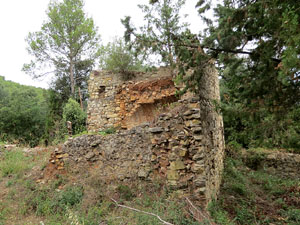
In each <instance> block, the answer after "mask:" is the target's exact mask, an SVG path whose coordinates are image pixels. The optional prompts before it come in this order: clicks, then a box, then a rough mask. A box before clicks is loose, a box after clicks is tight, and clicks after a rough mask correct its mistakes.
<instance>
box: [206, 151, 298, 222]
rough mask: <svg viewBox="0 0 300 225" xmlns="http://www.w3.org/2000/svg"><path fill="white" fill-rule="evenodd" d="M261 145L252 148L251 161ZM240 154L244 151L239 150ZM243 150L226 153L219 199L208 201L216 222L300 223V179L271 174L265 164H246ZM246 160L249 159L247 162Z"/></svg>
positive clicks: (260, 155) (261, 155) (260, 152)
mask: <svg viewBox="0 0 300 225" xmlns="http://www.w3.org/2000/svg"><path fill="white" fill-rule="evenodd" d="M254 153H256V155H257V154H259V157H258V158H262V157H263V154H262V153H263V151H262V150H261V149H255V150H254V149H253V150H251V152H250V153H249V154H247V157H248V155H249V157H250V161H253V158H256V157H257V156H252V154H254ZM240 154H241V153H240ZM240 154H238V155H236V156H234V157H235V158H232V157H227V158H226V160H225V168H224V177H223V182H222V185H221V193H220V195H219V199H218V200H216V201H213V202H212V203H211V204H210V205H209V212H210V214H211V216H212V218H213V219H214V220H215V222H216V223H217V224H224V225H227V224H257V223H259V224H271V223H272V224H282V223H286V224H297V222H298V220H299V211H298V210H297V206H298V203H297V201H291V199H296V198H299V194H300V193H299V190H298V187H299V182H300V180H299V179H296V178H289V177H278V176H276V175H271V174H270V173H269V172H268V171H265V170H264V168H261V167H257V168H255V170H253V169H251V168H249V167H247V165H248V163H247V162H248V161H249V160H248V159H246V160H244V162H243V161H242V160H241V159H240V158H241V157H240ZM245 162H246V163H245ZM283 218H284V219H283Z"/></svg>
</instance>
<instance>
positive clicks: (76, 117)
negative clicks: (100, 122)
mask: <svg viewBox="0 0 300 225" xmlns="http://www.w3.org/2000/svg"><path fill="white" fill-rule="evenodd" d="M63 121H64V123H65V124H66V123H67V121H70V122H72V132H73V134H79V133H81V132H83V131H84V130H86V113H85V112H84V111H83V110H82V109H81V108H80V105H79V103H78V102H76V101H75V100H74V99H72V98H70V99H69V101H68V102H67V104H66V105H65V106H64V108H63Z"/></svg>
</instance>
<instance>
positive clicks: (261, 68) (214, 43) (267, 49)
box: [198, 0, 300, 148]
mask: <svg viewBox="0 0 300 225" xmlns="http://www.w3.org/2000/svg"><path fill="white" fill-rule="evenodd" d="M209 2H210V1H205V0H201V1H198V7H199V13H200V15H202V17H203V19H204V21H205V22H206V23H207V26H208V28H207V29H206V30H205V31H204V32H203V33H202V34H201V45H202V47H203V49H204V50H205V53H206V54H207V55H209V56H210V57H212V58H216V59H217V61H218V65H219V72H220V75H221V76H222V83H223V88H224V90H223V94H225V96H222V97H223V115H224V125H225V135H226V139H227V141H228V142H230V141H236V142H238V143H241V144H242V145H243V146H244V147H248V146H266V147H274V146H275V147H289V148H298V141H297V140H299V135H300V132H299V129H298V124H297V123H298V122H297V121H296V120H291V117H292V115H293V113H294V112H295V111H297V108H298V107H299V96H300V88H299V85H300V82H299V81H298V80H297V76H298V71H299V69H300V64H299V60H298V55H299V53H300V48H299V41H298V40H299V38H300V35H299V19H298V18H299V10H297V9H298V8H299V7H300V4H299V2H296V1H280V0H275V1H247V0H238V1H229V0H224V1H222V2H221V3H220V4H218V5H217V6H216V8H215V9H214V12H215V22H214V23H212V21H211V20H210V19H209V18H206V15H207V14H204V12H205V11H206V10H209V9H210V7H209V4H208V3H209ZM283 30H284V31H283ZM282 31H283V32H282Z"/></svg>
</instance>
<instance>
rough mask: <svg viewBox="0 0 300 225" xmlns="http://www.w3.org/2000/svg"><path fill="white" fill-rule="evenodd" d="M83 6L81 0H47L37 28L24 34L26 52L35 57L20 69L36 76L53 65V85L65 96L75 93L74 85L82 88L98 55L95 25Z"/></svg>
mask: <svg viewBox="0 0 300 225" xmlns="http://www.w3.org/2000/svg"><path fill="white" fill-rule="evenodd" d="M83 6H84V2H83V1H82V0H64V1H62V2H59V1H51V2H50V3H49V6H48V9H47V12H46V14H47V19H46V21H44V22H43V25H42V27H41V30H40V31H37V32H33V33H29V35H28V37H27V38H26V41H27V43H28V48H27V50H28V53H29V54H30V55H32V56H33V57H34V58H35V60H34V61H31V62H30V63H29V64H24V67H23V70H24V71H25V72H27V73H29V74H31V75H33V76H34V77H40V76H43V75H45V74H47V72H46V71H45V68H51V69H54V72H52V73H54V74H55V76H56V81H55V83H54V87H55V88H56V89H58V90H59V91H60V92H63V93H64V94H67V96H68V97H67V99H68V98H69V97H70V95H72V97H73V98H75V97H76V96H75V91H77V90H75V87H81V89H82V90H86V81H87V76H88V74H89V72H90V71H91V69H92V68H93V66H94V63H95V60H96V59H97V58H98V57H99V54H98V51H99V43H98V42H99V36H98V35H97V28H96V27H95V25H94V21H93V19H92V18H89V17H87V15H86V14H85V13H84V11H83ZM45 72H46V73H45ZM66 87H67V88H68V89H69V90H65V88H66Z"/></svg>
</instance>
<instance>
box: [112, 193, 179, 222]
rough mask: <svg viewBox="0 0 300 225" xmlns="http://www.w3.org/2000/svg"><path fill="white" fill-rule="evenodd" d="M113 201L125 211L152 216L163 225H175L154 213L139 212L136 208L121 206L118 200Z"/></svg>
mask: <svg viewBox="0 0 300 225" xmlns="http://www.w3.org/2000/svg"><path fill="white" fill-rule="evenodd" d="M111 200H112V201H113V202H114V203H115V204H116V205H117V206H118V207H122V208H125V209H130V210H133V211H136V212H139V213H144V214H147V215H150V216H154V217H156V218H157V219H159V221H160V222H162V223H163V224H167V225H174V224H172V223H169V222H167V221H165V220H163V219H162V218H160V216H159V215H156V214H154V213H149V212H145V211H142V210H139V209H135V208H132V207H129V206H126V205H120V204H119V203H118V202H117V201H116V200H114V199H113V198H111Z"/></svg>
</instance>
